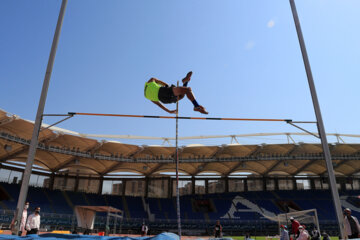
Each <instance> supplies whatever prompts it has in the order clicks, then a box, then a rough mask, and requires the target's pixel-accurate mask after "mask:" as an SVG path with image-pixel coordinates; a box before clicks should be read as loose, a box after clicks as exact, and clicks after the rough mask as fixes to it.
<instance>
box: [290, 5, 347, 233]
mask: <svg viewBox="0 0 360 240" xmlns="http://www.w3.org/2000/svg"><path fill="white" fill-rule="evenodd" d="M289 1H290V6H291V11H292V14H293V17H294V22H295V27H296V32H297V35H298V39H299V43H300V48H301V53H302V57H303V61H304V65H305V70H306V75H307V79H308V82H309V88H310V92H311V97H312V101H313V105H314V110H315V115H316V119H317V128H318V131H319V137H320V139H321V145H322V149H323V152H324V157H325V162H326V168H327V172H328V175H329V176H328V178H329V183H330V189H331V194H332V197H333V201H334V206H335V211H336V217H337V220H338V223H339V230H340V236H341V237H342V239H345V232H344V218H343V215H342V211H341V203H340V198H339V192H338V190H337V187H336V178H335V174H334V168H333V165H332V160H331V154H330V150H329V145H328V142H327V138H326V133H325V127H324V123H323V120H322V116H321V111H320V105H319V100H318V97H317V94H316V89H315V84H314V79H313V76H312V72H311V67H310V62H309V58H308V55H307V51H306V47H305V41H304V37H303V34H302V31H301V26H300V21H299V17H298V14H297V11H296V6H295V0H289Z"/></svg>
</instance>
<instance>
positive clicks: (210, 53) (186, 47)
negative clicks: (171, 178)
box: [0, 0, 360, 145]
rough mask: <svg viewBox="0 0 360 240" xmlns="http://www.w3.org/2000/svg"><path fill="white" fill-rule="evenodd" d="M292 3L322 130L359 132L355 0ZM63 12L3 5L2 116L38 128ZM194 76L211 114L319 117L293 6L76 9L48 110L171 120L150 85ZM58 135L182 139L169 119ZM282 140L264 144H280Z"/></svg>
mask: <svg viewBox="0 0 360 240" xmlns="http://www.w3.org/2000/svg"><path fill="white" fill-rule="evenodd" d="M296 3H297V8H298V14H299V17H300V21H301V25H302V29H303V33H304V37H305V41H306V44H307V49H308V54H309V58H310V63H311V65H312V70H313V76H314V80H315V84H316V88H317V91H318V96H319V101H320V105H321V110H322V114H323V118H324V123H325V128H326V131H327V132H338V133H353V134H356V133H360V125H359V124H358V120H359V118H360V116H359V115H360V111H359V110H358V106H357V105H358V103H359V102H360V94H359V89H360V81H359V75H360V67H359V63H360V47H359V39H360V32H359V30H358V29H359V27H358V25H359V23H360V17H359V11H358V10H359V9H360V1H358V0H348V1H342V0H318V1H313V0H301V1H299V0H298V1H296ZM60 5H61V1H60V0H56V1H55V0H53V1H48V0H33V1H25V0H22V1H20V0H3V1H1V2H0V36H1V37H0V53H1V54H0V66H1V67H0V82H1V90H2V91H1V95H0V100H1V104H0V108H2V109H4V110H6V111H9V112H11V113H15V114H17V115H20V117H22V118H25V119H30V120H34V119H35V115H36V110H37V104H38V101H39V97H40V91H41V87H42V82H43V79H44V74H45V69H46V65H47V61H48V56H49V52H50V47H51V43H52V39H53V34H54V31H55V26H56V21H57V17H58V13H59V9H60ZM189 70H192V71H193V72H194V74H193V77H192V80H191V82H190V84H189V86H191V87H192V88H193V90H194V92H195V95H196V97H197V98H198V101H199V103H200V104H202V105H203V106H205V107H206V108H207V110H208V111H209V112H210V114H209V117H246V118H247V117H249V118H290V119H294V120H314V119H315V115H314V111H313V106H312V102H311V96H310V92H309V88H308V84H307V79H306V74H305V70H304V66H303V62H302V57H301V52H300V48H299V44H298V40H297V35H296V31H295V27H294V23H293V19H292V15H291V10H290V6H289V2H288V1H287V0H281V1H280V0H274V1H261V0H254V1H245V0H242V1H240V0H225V1H216V0H197V1H193V0H182V1H168V0H154V1H148V0H138V1H132V0H122V1H115V0H113V1H110V0H109V1H99V0H98V1H95V0H86V1H85V0H76V1H74V0H70V1H69V2H68V6H67V10H66V14H65V19H64V24H63V28H62V32H61V36H60V42H59V46H58V50H57V55H56V59H55V65H54V69H53V74H52V78H51V83H50V88H49V92H48V98H47V102H46V107H45V113H67V112H69V111H74V112H95V113H120V114H144V115H168V114H167V113H166V112H163V111H162V110H161V109H160V108H158V107H157V106H155V105H154V104H152V103H151V102H150V101H148V100H146V99H145V98H144V96H143V86H144V83H145V81H147V80H148V79H149V78H150V77H157V78H159V79H161V80H163V81H166V82H169V83H173V84H176V81H177V80H180V79H181V78H183V76H184V75H185V74H186V73H187V72H188V71H189ZM170 108H175V105H174V106H172V107H170ZM192 109H193V106H192V104H191V103H190V102H189V101H187V100H186V99H184V100H183V101H181V104H180V115H181V116H202V115H200V114H199V113H197V112H193V111H192ZM56 120H57V119H49V118H46V119H45V120H44V122H45V123H52V122H55V121H56ZM59 127H63V128H66V129H69V130H73V131H77V132H82V133H96V134H130V135H142V136H161V137H173V136H174V134H175V121H174V120H157V119H156V120H152V119H124V118H95V117H80V116H79V117H76V118H74V119H72V120H69V121H67V122H65V123H63V124H60V125H59ZM306 127H307V128H308V129H309V130H315V127H311V126H306ZM297 131H298V130H297V129H295V128H293V127H291V126H287V125H286V124H283V123H258V122H224V121H223V122H220V121H206V122H205V121H189V120H182V121H180V123H179V133H180V136H193V135H223V134H243V133H258V132H297ZM278 139H279V137H273V138H269V139H263V140H260V141H263V142H268V143H271V142H284V141H285V139H284V138H282V139H283V140H282V141H279V140H278ZM280 139H281V138H280ZM310 139H311V140H312V141H313V139H312V138H309V141H310ZM350 140H351V139H350ZM120 141H121V142H125V143H135V144H160V143H161V141H153V142H150V141H129V140H120ZM240 141H241V143H243V144H246V143H252V141H253V140H251V139H240ZM229 142H230V141H229V139H219V140H211V141H200V140H199V141H198V140H194V141H183V142H181V143H180V144H183V145H185V144H189V143H204V144H223V143H229Z"/></svg>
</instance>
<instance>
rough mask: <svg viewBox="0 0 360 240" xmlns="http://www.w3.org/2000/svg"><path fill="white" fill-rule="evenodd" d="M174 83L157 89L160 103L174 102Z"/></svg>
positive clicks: (175, 99)
mask: <svg viewBox="0 0 360 240" xmlns="http://www.w3.org/2000/svg"><path fill="white" fill-rule="evenodd" d="M174 87H175V85H171V86H170V87H161V88H160V89H159V95H158V97H159V100H160V102H162V103H176V102H177V97H176V96H175V95H174V92H173V88H174Z"/></svg>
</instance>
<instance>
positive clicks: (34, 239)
mask: <svg viewBox="0 0 360 240" xmlns="http://www.w3.org/2000/svg"><path fill="white" fill-rule="evenodd" d="M5 239H6V240H60V239H71V240H179V236H178V235H176V234H174V233H161V234H159V235H156V236H154V237H107V236H91V235H78V234H57V233H44V234H41V235H36V234H32V235H27V236H23V237H19V236H14V235H0V240H5Z"/></svg>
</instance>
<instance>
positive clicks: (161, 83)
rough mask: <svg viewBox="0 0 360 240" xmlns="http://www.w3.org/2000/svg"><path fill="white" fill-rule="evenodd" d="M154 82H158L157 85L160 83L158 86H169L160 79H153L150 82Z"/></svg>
mask: <svg viewBox="0 0 360 240" xmlns="http://www.w3.org/2000/svg"><path fill="white" fill-rule="evenodd" d="M152 81H154V82H156V83H158V84H160V85H162V86H166V87H168V86H169V85H168V84H167V83H166V82H163V81H161V80H159V79H157V78H152V79H150V80H149V81H148V82H152Z"/></svg>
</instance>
